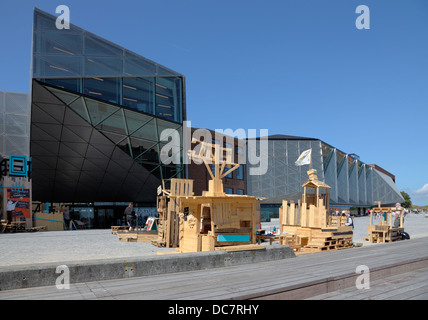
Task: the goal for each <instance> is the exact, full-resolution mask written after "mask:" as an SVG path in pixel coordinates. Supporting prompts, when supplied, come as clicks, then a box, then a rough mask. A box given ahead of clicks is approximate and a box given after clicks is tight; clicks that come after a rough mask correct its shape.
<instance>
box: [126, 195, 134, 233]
mask: <svg viewBox="0 0 428 320" xmlns="http://www.w3.org/2000/svg"><path fill="white" fill-rule="evenodd" d="M133 211H134V204H133V203H132V202H130V203H129V205H128V206H127V207H126V209H125V212H124V216H125V221H126V223H127V224H128V226H129V231H132V230H134V224H133V220H134V219H133V215H132V212H133Z"/></svg>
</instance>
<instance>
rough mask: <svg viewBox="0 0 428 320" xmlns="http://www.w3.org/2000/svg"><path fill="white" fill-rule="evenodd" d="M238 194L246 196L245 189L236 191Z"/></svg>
mask: <svg viewBox="0 0 428 320" xmlns="http://www.w3.org/2000/svg"><path fill="white" fill-rule="evenodd" d="M236 194H239V195H244V190H243V189H236Z"/></svg>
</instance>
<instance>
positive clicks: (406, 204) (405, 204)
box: [400, 191, 412, 208]
mask: <svg viewBox="0 0 428 320" xmlns="http://www.w3.org/2000/svg"><path fill="white" fill-rule="evenodd" d="M400 193H401V195H402V196H403V198H404V202H403V203H402V204H401V206H402V207H404V208H410V207H411V206H412V200H411V199H410V196H409V195H408V193H407V192H404V191H401V192H400Z"/></svg>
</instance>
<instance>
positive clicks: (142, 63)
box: [124, 50, 156, 77]
mask: <svg viewBox="0 0 428 320" xmlns="http://www.w3.org/2000/svg"><path fill="white" fill-rule="evenodd" d="M124 65H125V70H124V75H125V76H129V77H138V76H140V77H144V76H148V77H153V76H155V75H156V64H155V63H154V62H151V61H149V60H147V59H145V58H143V57H141V56H138V55H136V54H134V53H132V52H130V51H127V50H125V63H124Z"/></svg>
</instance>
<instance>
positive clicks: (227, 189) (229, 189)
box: [224, 188, 233, 194]
mask: <svg viewBox="0 0 428 320" xmlns="http://www.w3.org/2000/svg"><path fill="white" fill-rule="evenodd" d="M224 193H226V194H233V189H232V188H224Z"/></svg>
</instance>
